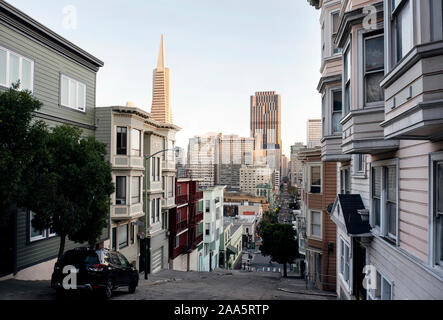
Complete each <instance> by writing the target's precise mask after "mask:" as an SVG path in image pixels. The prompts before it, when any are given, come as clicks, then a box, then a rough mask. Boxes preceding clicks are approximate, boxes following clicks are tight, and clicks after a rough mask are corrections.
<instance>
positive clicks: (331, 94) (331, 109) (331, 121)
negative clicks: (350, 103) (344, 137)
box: [328, 87, 343, 136]
mask: <svg viewBox="0 0 443 320" xmlns="http://www.w3.org/2000/svg"><path fill="white" fill-rule="evenodd" d="M336 92H340V93H341V96H342V101H341V112H340V121H339V123H340V122H341V119H342V118H343V92H342V87H334V88H331V89H329V112H328V114H329V124H330V130H329V133H330V134H331V135H338V136H340V135H341V134H342V132H343V127H342V125H341V123H340V126H341V129H340V131H334V117H333V115H334V93H336ZM336 112H337V111H336Z"/></svg>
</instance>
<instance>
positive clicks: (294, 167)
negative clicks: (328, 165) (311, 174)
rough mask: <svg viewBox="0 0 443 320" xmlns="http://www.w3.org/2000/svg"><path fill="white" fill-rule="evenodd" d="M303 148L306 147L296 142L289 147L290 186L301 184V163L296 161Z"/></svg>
mask: <svg viewBox="0 0 443 320" xmlns="http://www.w3.org/2000/svg"><path fill="white" fill-rule="evenodd" d="M305 148H306V146H305V145H304V144H303V143H302V142H296V143H294V144H293V145H292V146H291V166H290V168H289V171H290V172H289V176H290V182H291V185H292V186H295V185H300V184H301V181H302V163H301V161H300V160H298V159H297V153H298V152H299V151H300V150H302V149H305Z"/></svg>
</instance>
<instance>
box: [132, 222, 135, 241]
mask: <svg viewBox="0 0 443 320" xmlns="http://www.w3.org/2000/svg"><path fill="white" fill-rule="evenodd" d="M134 243H135V223H134V222H131V244H134Z"/></svg>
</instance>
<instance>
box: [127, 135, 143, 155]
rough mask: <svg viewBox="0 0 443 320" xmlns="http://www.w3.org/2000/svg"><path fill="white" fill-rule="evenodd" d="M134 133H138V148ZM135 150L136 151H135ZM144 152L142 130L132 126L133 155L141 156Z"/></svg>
mask: <svg viewBox="0 0 443 320" xmlns="http://www.w3.org/2000/svg"><path fill="white" fill-rule="evenodd" d="M134 133H135V134H137V133H138V149H134V144H133V143H134V141H133V138H134ZM134 151H135V152H134ZM141 152H142V132H141V130H139V129H136V128H131V153H130V154H131V156H136V157H140V156H141Z"/></svg>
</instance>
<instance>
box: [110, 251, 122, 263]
mask: <svg viewBox="0 0 443 320" xmlns="http://www.w3.org/2000/svg"><path fill="white" fill-rule="evenodd" d="M110 256H111V263H112V264H115V265H117V266H120V265H121V262H120V259H119V258H118V255H117V254H115V253H111V254H110Z"/></svg>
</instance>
